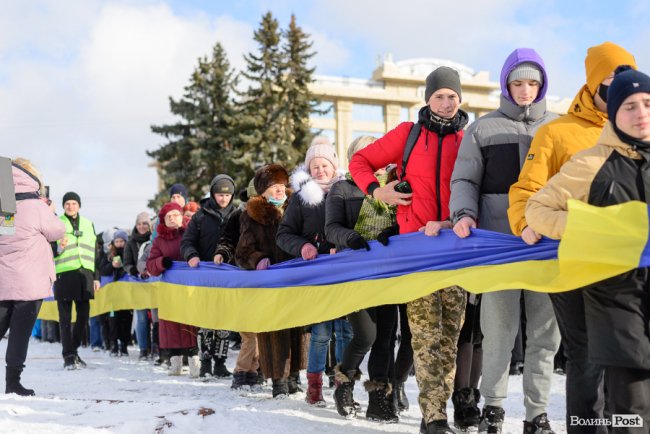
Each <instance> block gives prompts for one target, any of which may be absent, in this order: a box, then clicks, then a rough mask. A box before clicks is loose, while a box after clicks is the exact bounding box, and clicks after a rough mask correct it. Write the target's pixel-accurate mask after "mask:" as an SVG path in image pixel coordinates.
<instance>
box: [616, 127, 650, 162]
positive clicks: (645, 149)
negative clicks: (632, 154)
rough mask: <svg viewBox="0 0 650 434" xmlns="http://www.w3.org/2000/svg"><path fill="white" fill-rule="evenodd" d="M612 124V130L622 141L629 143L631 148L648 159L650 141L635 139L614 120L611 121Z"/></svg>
mask: <svg viewBox="0 0 650 434" xmlns="http://www.w3.org/2000/svg"><path fill="white" fill-rule="evenodd" d="M612 126H613V127H614V132H615V133H616V135H617V136H618V138H619V139H621V141H622V142H623V143H627V144H628V145H630V146H631V147H632V149H634V150H635V151H637V152H638V153H639V154H640V155H641V156H642V157H643V159H644V160H645V161H650V142H648V141H645V140H640V139H636V138H634V137H632V136H630V135H629V134H626V133H624V132H623V131H621V130H620V129H619V128H618V127H617V126H616V124H615V123H614V122H612Z"/></svg>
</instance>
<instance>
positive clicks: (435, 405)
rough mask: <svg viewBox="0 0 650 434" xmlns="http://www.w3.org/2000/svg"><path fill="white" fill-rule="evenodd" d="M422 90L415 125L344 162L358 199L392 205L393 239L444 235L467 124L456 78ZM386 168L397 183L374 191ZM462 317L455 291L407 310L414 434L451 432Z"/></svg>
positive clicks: (443, 77) (442, 70)
mask: <svg viewBox="0 0 650 434" xmlns="http://www.w3.org/2000/svg"><path fill="white" fill-rule="evenodd" d="M425 84H426V88H425V94H424V100H425V102H426V105H425V106H424V107H422V108H421V109H420V111H419V113H418V122H417V123H415V124H413V123H411V122H403V123H401V124H399V125H398V126H397V127H396V128H394V129H393V130H391V131H389V132H388V133H386V135H384V136H383V137H382V138H380V139H378V140H377V141H375V142H374V143H373V144H371V145H369V146H368V147H366V148H365V149H362V150H360V151H359V152H357V153H355V154H354V156H353V157H352V160H351V161H350V173H351V174H352V178H353V179H354V182H355V183H356V185H357V186H358V187H359V188H360V189H361V190H362V191H364V192H365V193H367V194H369V195H371V196H372V197H374V198H375V199H379V200H381V201H383V202H385V203H387V204H389V205H397V223H398V225H399V233H400V234H405V233H410V232H416V231H419V230H422V231H424V232H425V233H426V234H427V235H437V234H438V232H439V231H440V229H442V228H447V229H449V228H451V223H450V221H449V196H450V180H451V174H452V171H453V169H454V163H455V161H456V156H457V154H458V148H459V146H460V142H461V140H462V138H463V128H464V127H465V125H467V122H468V116H467V113H465V112H464V111H463V110H460V103H461V100H462V92H461V86H460V77H459V75H458V72H457V71H456V70H454V69H452V68H448V67H446V66H441V67H439V68H437V69H436V70H434V71H433V72H431V74H429V75H428V76H427V78H426V82H425ZM390 163H394V164H397V169H398V177H399V179H398V180H395V181H392V182H389V183H387V184H386V185H385V186H383V187H380V185H379V182H378V181H377V178H376V177H375V175H374V172H375V171H376V170H377V169H379V168H381V167H386V165H388V164H390ZM406 183H408V184H406ZM398 185H399V186H398ZM396 187H397V189H399V190H401V191H402V192H400V191H397V189H396ZM409 187H410V190H411V191H412V193H408V191H409ZM464 310H465V293H464V292H463V290H462V288H459V287H455V286H454V287H449V288H444V289H441V290H439V291H436V292H434V293H432V294H430V295H427V296H426V297H422V298H420V299H417V300H414V301H411V302H409V303H408V305H407V312H408V320H409V325H410V327H411V333H412V345H413V352H414V364H415V376H416V379H417V383H418V387H419V388H420V395H419V403H420V409H421V411H422V415H423V419H422V423H421V426H420V432H421V433H424V434H431V433H452V432H453V431H451V429H450V428H449V424H448V421H447V413H446V406H447V400H448V399H449V398H450V396H451V391H452V389H453V378H454V373H455V368H456V342H457V341H458V335H459V332H460V326H461V323H462V320H463V314H464Z"/></svg>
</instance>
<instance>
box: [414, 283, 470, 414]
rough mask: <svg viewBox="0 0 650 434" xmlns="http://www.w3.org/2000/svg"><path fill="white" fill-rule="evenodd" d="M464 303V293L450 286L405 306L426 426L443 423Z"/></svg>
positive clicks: (451, 387) (420, 402) (450, 387)
mask: <svg viewBox="0 0 650 434" xmlns="http://www.w3.org/2000/svg"><path fill="white" fill-rule="evenodd" d="M465 300H466V295H465V291H464V290H463V289H462V288H460V287H458V286H451V287H448V288H444V289H441V290H439V291H436V292H434V293H433V294H429V295H427V296H425V297H422V298H419V299H417V300H413V301H411V302H409V303H408V304H407V312H408V320H409V325H410V327H411V336H412V337H411V344H412V345H413V362H414V364H415V378H416V380H417V383H418V387H419V389H420V394H419V396H418V401H419V404H420V410H421V411H422V416H423V417H424V420H425V421H426V422H427V423H429V422H432V421H434V420H440V419H447V412H446V407H447V401H448V400H449V398H450V397H451V394H452V391H453V387H454V376H455V375H456V350H457V345H456V344H457V342H458V335H459V334H460V328H461V325H462V324H463V317H464V316H465Z"/></svg>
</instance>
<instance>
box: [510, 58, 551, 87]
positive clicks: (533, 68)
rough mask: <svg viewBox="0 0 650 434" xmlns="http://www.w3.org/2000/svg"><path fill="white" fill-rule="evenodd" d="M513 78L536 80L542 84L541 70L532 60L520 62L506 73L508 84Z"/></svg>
mask: <svg viewBox="0 0 650 434" xmlns="http://www.w3.org/2000/svg"><path fill="white" fill-rule="evenodd" d="M515 80H537V82H538V83H539V84H540V85H542V84H544V77H543V75H542V71H541V70H540V69H539V66H537V65H536V64H534V63H533V62H523V63H520V64H519V65H517V66H516V67H515V69H513V70H512V72H511V73H510V74H508V84H510V83H512V82H513V81H515Z"/></svg>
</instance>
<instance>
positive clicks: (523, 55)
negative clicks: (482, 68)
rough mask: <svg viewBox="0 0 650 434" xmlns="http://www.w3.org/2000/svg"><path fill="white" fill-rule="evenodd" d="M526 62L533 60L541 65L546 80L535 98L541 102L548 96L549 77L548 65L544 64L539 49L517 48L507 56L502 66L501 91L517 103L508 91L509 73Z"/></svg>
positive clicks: (543, 77) (512, 101)
mask: <svg viewBox="0 0 650 434" xmlns="http://www.w3.org/2000/svg"><path fill="white" fill-rule="evenodd" d="M524 62H532V63H535V64H536V65H537V66H539V69H540V70H541V71H542V79H543V80H544V83H542V86H541V87H540V88H539V94H538V95H537V98H535V101H533V102H539V101H541V100H542V99H544V97H545V96H546V89H547V88H548V77H547V76H546V67H545V66H544V61H543V60H542V58H541V57H540V55H539V54H537V51H535V50H533V49H532V48H517V49H516V50H515V51H513V52H512V53H510V55H509V56H508V57H507V58H506V61H505V62H504V63H503V68H501V80H500V81H501V93H502V94H503V96H504V97H505V98H506V99H507V100H508V101H510V102H511V103H513V104H515V105H516V103H515V101H514V100H513V99H512V97H511V96H510V92H508V82H507V81H508V75H510V73H511V72H512V70H513V69H515V68H516V67H517V66H519V65H521V64H522V63H524Z"/></svg>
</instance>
